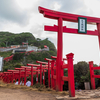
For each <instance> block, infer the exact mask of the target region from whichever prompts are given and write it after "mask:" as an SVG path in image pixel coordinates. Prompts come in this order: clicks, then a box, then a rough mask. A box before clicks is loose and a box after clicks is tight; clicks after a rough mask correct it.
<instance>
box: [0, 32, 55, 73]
mask: <svg viewBox="0 0 100 100" xmlns="http://www.w3.org/2000/svg"><path fill="white" fill-rule="evenodd" d="M27 41H28V44H29V45H32V46H37V47H38V48H43V47H44V45H47V46H48V47H49V51H41V52H33V53H31V54H25V53H16V54H15V55H14V57H13V60H12V61H9V62H4V71H6V70H7V69H8V68H9V69H14V68H15V67H20V65H26V64H27V63H36V60H41V61H44V58H51V56H52V55H53V56H56V48H55V46H54V44H53V43H52V42H51V41H49V40H48V38H46V39H44V40H41V39H40V38H35V37H34V36H33V35H32V33H29V32H23V33H19V34H14V33H10V32H0V47H6V46H10V45H22V42H27ZM10 55H12V52H11V51H9V52H0V56H3V57H4V58H5V57H8V56H10Z"/></svg>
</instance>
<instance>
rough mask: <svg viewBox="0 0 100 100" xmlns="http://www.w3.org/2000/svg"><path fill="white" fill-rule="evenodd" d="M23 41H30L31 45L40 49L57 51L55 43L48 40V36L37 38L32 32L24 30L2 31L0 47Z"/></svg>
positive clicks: (18, 43)
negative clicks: (20, 31)
mask: <svg viewBox="0 0 100 100" xmlns="http://www.w3.org/2000/svg"><path fill="white" fill-rule="evenodd" d="M22 43H28V45H29V46H30V48H31V47H33V46H35V47H37V48H38V50H40V51H41V50H47V51H48V50H50V51H53V52H55V53H56V48H55V46H54V44H53V43H52V42H51V41H49V40H48V38H46V39H44V40H41V39H40V38H35V37H34V36H33V34H32V33H30V32H23V33H19V34H14V33H10V32H0V48H2V47H3V48H9V47H11V46H14V45H22Z"/></svg>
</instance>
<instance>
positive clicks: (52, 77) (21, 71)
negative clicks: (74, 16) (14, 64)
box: [0, 53, 100, 97]
mask: <svg viewBox="0 0 100 100" xmlns="http://www.w3.org/2000/svg"><path fill="white" fill-rule="evenodd" d="M73 56H74V54H73V53H70V54H67V55H66V58H63V62H62V71H64V69H66V68H67V70H66V71H68V76H64V72H62V73H63V74H62V75H61V84H62V90H61V91H63V85H64V81H68V88H69V96H71V97H74V96H75V83H74V67H73ZM51 58H52V59H48V58H45V60H46V61H47V62H42V61H36V62H37V63H39V64H27V66H21V67H20V68H15V70H8V71H7V72H1V73H0V80H2V81H3V82H5V83H10V82H11V83H14V81H15V82H16V80H17V79H18V84H19V85H20V82H21V81H22V83H23V82H24V85H26V81H27V77H29V75H31V86H33V85H34V81H33V80H34V76H35V75H36V83H38V82H40V84H44V85H45V72H48V87H50V88H52V89H55V90H58V87H57V84H58V83H57V81H56V77H57V74H56V69H57V66H56V63H57V57H56V56H51ZM64 60H66V61H67V64H65V63H64ZM89 66H90V78H91V86H92V89H95V78H100V75H94V70H100V67H93V61H90V62H89ZM39 77H40V80H38V79H39ZM23 79H24V81H23Z"/></svg>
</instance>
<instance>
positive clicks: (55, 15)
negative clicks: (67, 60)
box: [39, 7, 100, 91]
mask: <svg viewBox="0 0 100 100" xmlns="http://www.w3.org/2000/svg"><path fill="white" fill-rule="evenodd" d="M39 12H40V13H42V14H43V15H44V17H47V18H51V19H55V20H58V26H56V25H54V26H44V29H45V31H54V32H58V40H57V69H56V74H57V78H56V86H57V87H56V88H58V90H60V91H61V89H62V85H61V75H62V72H63V71H61V66H62V52H63V50H62V48H63V34H62V33H63V32H66V33H75V34H83V33H79V32H78V29H72V28H67V27H66V26H63V21H70V22H78V18H79V17H81V18H87V24H96V25H97V30H95V31H90V30H87V32H86V34H85V35H95V36H98V38H99V47H100V18H95V17H88V16H81V15H76V14H69V13H63V12H58V11H54V10H50V9H46V8H43V7H39ZM73 84H74V83H73Z"/></svg>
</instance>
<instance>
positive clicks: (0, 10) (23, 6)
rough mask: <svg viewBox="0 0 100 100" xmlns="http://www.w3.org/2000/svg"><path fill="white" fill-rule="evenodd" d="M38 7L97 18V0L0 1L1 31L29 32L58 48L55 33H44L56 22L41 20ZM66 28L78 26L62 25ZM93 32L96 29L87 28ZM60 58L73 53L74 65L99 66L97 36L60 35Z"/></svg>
mask: <svg viewBox="0 0 100 100" xmlns="http://www.w3.org/2000/svg"><path fill="white" fill-rule="evenodd" d="M38 6H42V7H45V8H48V9H52V10H57V11H61V12H66V13H72V14H79V15H85V16H93V17H99V18H100V13H99V9H100V0H0V31H9V32H13V33H21V32H31V33H32V34H33V35H34V36H35V37H37V38H41V39H45V38H49V40H51V41H52V42H53V43H54V44H55V46H56V47H57V33H56V32H48V31H47V32H45V31H44V25H54V24H57V21H55V20H52V19H47V18H44V17H43V15H42V14H40V13H39V11H38ZM63 25H64V26H65V25H66V26H67V27H70V28H71V27H72V28H77V24H75V23H70V22H64V23H63ZM88 29H89V30H95V29H96V26H93V25H90V26H88ZM63 39H64V40H63V43H64V45H63V57H64V58H65V55H66V54H68V53H70V52H72V53H74V63H77V62H79V61H87V62H88V61H94V63H96V64H98V65H99V63H100V57H99V55H100V53H99V44H98V37H96V36H88V35H76V34H71V33H64V34H63Z"/></svg>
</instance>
